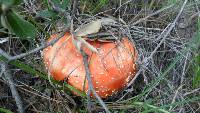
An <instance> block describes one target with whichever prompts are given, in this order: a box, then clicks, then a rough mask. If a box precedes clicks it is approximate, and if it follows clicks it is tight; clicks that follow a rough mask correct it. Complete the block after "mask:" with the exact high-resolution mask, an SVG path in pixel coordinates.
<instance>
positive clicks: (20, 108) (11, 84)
mask: <svg viewBox="0 0 200 113" xmlns="http://www.w3.org/2000/svg"><path fill="white" fill-rule="evenodd" d="M1 63H2V66H3V68H4V69H5V71H4V77H5V79H6V80H7V82H8V84H9V87H10V90H11V93H12V97H13V98H14V99H15V102H16V105H17V107H18V112H19V113H24V109H23V103H22V101H21V97H20V96H19V93H18V91H17V90H16V87H15V85H14V82H13V78H12V75H11V72H10V69H9V68H8V64H7V63H5V62H3V61H2V62H1Z"/></svg>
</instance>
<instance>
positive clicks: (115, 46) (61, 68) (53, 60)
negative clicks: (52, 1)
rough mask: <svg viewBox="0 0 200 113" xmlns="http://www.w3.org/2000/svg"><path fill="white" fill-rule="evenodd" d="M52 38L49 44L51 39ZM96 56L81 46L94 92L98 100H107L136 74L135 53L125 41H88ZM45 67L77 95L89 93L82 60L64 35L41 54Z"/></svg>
mask: <svg viewBox="0 0 200 113" xmlns="http://www.w3.org/2000/svg"><path fill="white" fill-rule="evenodd" d="M55 37H56V35H52V36H51V38H50V39H49V40H48V41H51V40H52V39H54V38H55ZM87 42H88V43H90V44H91V45H93V46H94V47H95V48H97V49H98V53H94V52H92V51H91V50H89V49H88V48H86V47H84V46H83V50H84V51H85V53H86V54H87V55H88V56H89V58H88V62H89V69H90V73H91V79H92V82H93V86H94V88H95V91H96V92H97V94H98V95H99V96H100V97H101V98H106V97H108V96H111V95H112V94H114V93H116V92H117V91H119V90H120V89H122V88H123V87H125V86H126V85H127V84H128V82H129V81H130V79H131V78H133V77H134V76H135V73H136V63H135V61H136V59H137V52H136V49H135V47H134V45H133V44H132V43H131V42H130V41H129V39H128V38H127V37H124V38H122V40H121V43H117V42H99V41H87ZM43 56H44V63H45V65H46V67H47V68H48V69H49V71H50V73H51V75H52V76H53V78H54V79H56V80H67V83H69V84H70V85H72V86H74V87H75V88H77V89H78V90H80V91H83V89H85V92H87V90H88V82H87V80H86V83H85V88H83V86H84V82H85V79H86V75H85V68H84V64H83V57H82V55H81V53H80V52H79V51H78V50H77V49H76V47H75V46H74V44H73V43H72V37H71V35H70V33H69V32H67V33H66V34H65V35H64V36H63V37H62V38H61V39H60V40H59V41H58V42H56V43H55V44H54V45H53V46H49V47H47V48H46V49H45V50H44V51H43Z"/></svg>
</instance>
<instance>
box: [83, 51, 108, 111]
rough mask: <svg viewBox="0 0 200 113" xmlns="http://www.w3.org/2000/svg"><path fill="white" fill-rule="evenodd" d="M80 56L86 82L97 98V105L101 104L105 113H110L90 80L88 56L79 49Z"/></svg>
mask: <svg viewBox="0 0 200 113" xmlns="http://www.w3.org/2000/svg"><path fill="white" fill-rule="evenodd" d="M81 54H82V56H83V63H84V66H85V72H86V78H87V80H88V84H89V89H90V90H91V91H92V93H93V94H94V96H95V97H96V98H97V100H98V101H99V103H100V104H101V106H102V107H103V108H104V109H105V111H106V113H111V112H110V111H109V110H108V108H107V106H106V104H105V103H104V102H103V100H102V99H101V98H100V97H99V95H98V94H97V93H96V91H95V89H94V87H93V84H92V79H91V77H90V71H89V64H88V55H87V54H86V53H85V52H84V51H83V50H82V49H81Z"/></svg>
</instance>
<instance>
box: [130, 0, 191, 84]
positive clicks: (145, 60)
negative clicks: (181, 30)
mask: <svg viewBox="0 0 200 113" xmlns="http://www.w3.org/2000/svg"><path fill="white" fill-rule="evenodd" d="M187 1H188V0H185V1H184V3H183V5H182V7H181V9H180V11H179V13H178V15H177V16H176V18H175V19H174V21H173V23H171V24H169V25H168V26H167V27H166V28H165V29H164V30H163V32H162V33H161V34H160V36H159V37H158V39H160V38H162V40H161V41H160V43H159V44H158V45H157V46H156V48H155V49H154V51H153V52H152V53H151V54H150V56H149V57H147V58H145V59H144V60H143V62H142V63H144V66H148V62H149V60H150V59H152V57H153V55H154V54H155V53H156V51H157V50H158V49H159V48H160V46H161V44H162V43H163V42H164V41H165V39H166V38H167V36H168V35H169V33H170V32H171V30H172V29H173V28H174V27H175V25H176V22H177V21H178V19H179V17H180V15H181V13H182V12H183V9H184V7H185V5H186V4H187ZM147 17H148V16H147ZM168 27H169V28H168ZM167 28H168V30H167ZM166 30H167V31H166ZM141 70H142V69H140V70H139V71H138V72H141ZM136 75H137V76H135V77H134V79H132V80H131V81H130V82H129V84H128V85H127V87H129V86H130V85H132V84H133V83H134V81H135V79H136V77H138V75H139V74H136Z"/></svg>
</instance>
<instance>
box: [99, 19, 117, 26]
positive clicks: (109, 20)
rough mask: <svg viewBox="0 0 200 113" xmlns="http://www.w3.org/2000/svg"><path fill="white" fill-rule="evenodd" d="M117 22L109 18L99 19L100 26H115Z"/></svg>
mask: <svg viewBox="0 0 200 113" xmlns="http://www.w3.org/2000/svg"><path fill="white" fill-rule="evenodd" d="M116 23H117V22H116V21H115V20H114V19H111V18H102V19H101V24H102V25H112V24H116Z"/></svg>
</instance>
